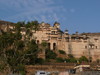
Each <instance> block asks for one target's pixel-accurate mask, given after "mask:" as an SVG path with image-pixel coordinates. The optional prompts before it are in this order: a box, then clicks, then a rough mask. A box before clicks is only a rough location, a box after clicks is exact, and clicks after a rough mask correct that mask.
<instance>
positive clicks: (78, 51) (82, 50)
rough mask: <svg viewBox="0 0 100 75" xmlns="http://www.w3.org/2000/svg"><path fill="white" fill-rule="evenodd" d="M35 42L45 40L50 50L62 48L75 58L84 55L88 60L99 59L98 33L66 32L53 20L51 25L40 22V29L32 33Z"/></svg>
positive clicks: (99, 42)
mask: <svg viewBox="0 0 100 75" xmlns="http://www.w3.org/2000/svg"><path fill="white" fill-rule="evenodd" d="M33 37H35V38H36V42H37V43H39V44H40V43H42V42H43V41H46V42H47V43H48V47H49V48H50V49H51V50H54V51H55V50H64V51H65V52H66V53H67V54H72V55H73V56H75V57H76V58H79V57H81V56H86V57H87V58H89V59H90V60H91V59H92V60H93V61H96V60H97V59H100V33H81V34H79V33H78V32H76V33H75V34H72V35H71V34H68V30H65V32H63V31H61V30H60V24H59V23H57V22H55V23H54V25H53V26H50V25H49V24H47V23H41V24H40V29H39V30H38V31H36V32H35V33H34V35H33Z"/></svg>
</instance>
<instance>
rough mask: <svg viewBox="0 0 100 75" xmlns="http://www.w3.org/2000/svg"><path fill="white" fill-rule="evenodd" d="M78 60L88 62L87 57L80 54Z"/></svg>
mask: <svg viewBox="0 0 100 75" xmlns="http://www.w3.org/2000/svg"><path fill="white" fill-rule="evenodd" d="M79 62H80V63H81V62H88V59H87V58H86V57H85V56H81V57H80V58H79Z"/></svg>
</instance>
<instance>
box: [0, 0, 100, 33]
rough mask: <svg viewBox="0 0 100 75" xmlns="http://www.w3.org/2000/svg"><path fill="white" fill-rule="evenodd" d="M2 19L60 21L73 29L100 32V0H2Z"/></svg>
mask: <svg viewBox="0 0 100 75" xmlns="http://www.w3.org/2000/svg"><path fill="white" fill-rule="evenodd" d="M0 19H1V20H6V21H11V22H18V21H32V20H38V21H39V22H43V21H44V22H47V23H49V24H51V25H53V23H54V22H55V21H58V22H59V23H60V24H61V29H62V30H63V31H64V30H65V29H68V30H69V32H70V33H75V32H76V31H78V32H80V33H82V32H100V0H0Z"/></svg>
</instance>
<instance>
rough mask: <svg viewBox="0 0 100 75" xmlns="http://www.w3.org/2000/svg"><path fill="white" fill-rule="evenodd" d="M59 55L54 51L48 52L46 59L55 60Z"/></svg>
mask: <svg viewBox="0 0 100 75" xmlns="http://www.w3.org/2000/svg"><path fill="white" fill-rule="evenodd" d="M56 57H57V54H56V53H55V52H53V51H52V50H46V59H55V58H56Z"/></svg>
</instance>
